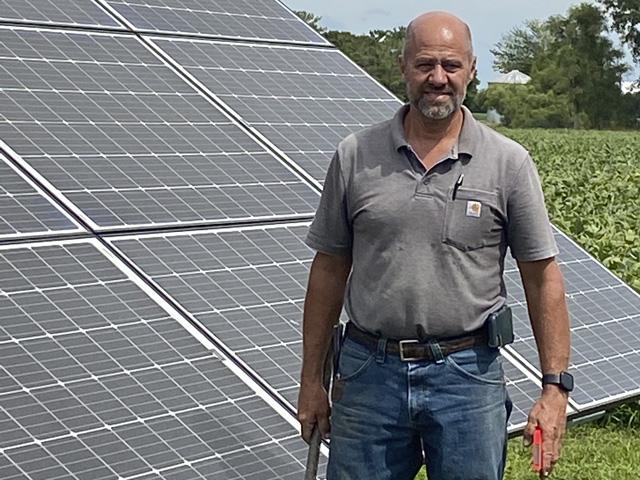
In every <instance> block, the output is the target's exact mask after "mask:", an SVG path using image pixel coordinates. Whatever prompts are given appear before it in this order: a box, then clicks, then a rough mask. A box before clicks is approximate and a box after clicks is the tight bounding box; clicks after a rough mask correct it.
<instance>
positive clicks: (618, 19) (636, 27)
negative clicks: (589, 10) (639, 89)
mask: <svg viewBox="0 0 640 480" xmlns="http://www.w3.org/2000/svg"><path fill="white" fill-rule="evenodd" d="M599 2H600V4H602V6H603V7H604V9H605V11H606V12H607V14H608V15H609V16H610V17H611V21H612V23H613V29H614V30H615V31H616V32H618V34H619V35H620V37H621V38H622V40H623V41H624V42H625V43H626V44H627V45H628V46H629V48H630V49H631V53H632V54H633V58H634V60H635V61H636V62H638V63H640V2H638V0H599Z"/></svg>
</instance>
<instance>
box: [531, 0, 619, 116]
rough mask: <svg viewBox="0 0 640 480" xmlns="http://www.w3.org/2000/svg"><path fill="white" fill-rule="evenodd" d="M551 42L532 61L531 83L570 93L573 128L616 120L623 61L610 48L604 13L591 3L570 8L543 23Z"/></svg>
mask: <svg viewBox="0 0 640 480" xmlns="http://www.w3.org/2000/svg"><path fill="white" fill-rule="evenodd" d="M544 27H545V29H546V30H547V32H548V34H549V36H550V37H551V39H552V40H551V41H550V43H549V45H548V48H545V49H543V50H542V51H541V52H540V53H539V54H538V55H537V56H536V59H535V60H534V62H533V66H532V72H531V73H532V74H531V76H532V84H533V85H534V86H536V87H538V90H540V91H542V92H548V91H552V92H554V93H556V94H563V95H567V96H568V97H569V98H570V101H571V105H572V109H573V115H574V125H573V126H574V127H580V128H605V127H610V126H613V125H615V124H616V123H619V120H620V119H619V109H620V106H621V102H622V92H621V90H620V82H621V78H622V74H623V73H624V72H625V71H626V70H627V68H628V67H627V66H626V65H625V64H624V63H623V62H622V59H623V57H624V55H623V53H622V52H621V51H620V50H618V49H616V48H614V46H613V44H612V42H611V40H609V38H608V37H607V36H606V35H605V34H606V32H607V24H606V19H605V18H604V16H603V13H602V12H601V11H600V10H599V9H598V8H597V7H595V6H593V5H590V4H586V3H583V4H580V5H577V6H575V7H572V8H571V9H569V12H568V15H567V16H566V17H563V16H556V17H551V18H549V19H548V20H547V21H546V22H545V24H544Z"/></svg>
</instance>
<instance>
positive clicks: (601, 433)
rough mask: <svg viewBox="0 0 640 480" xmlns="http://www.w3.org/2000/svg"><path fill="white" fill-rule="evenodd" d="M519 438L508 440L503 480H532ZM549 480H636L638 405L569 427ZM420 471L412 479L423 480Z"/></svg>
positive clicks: (526, 453)
mask: <svg viewBox="0 0 640 480" xmlns="http://www.w3.org/2000/svg"><path fill="white" fill-rule="evenodd" d="M530 455H531V453H530V451H529V449H525V448H523V446H522V438H521V437H517V438H513V439H511V440H510V441H509V447H508V457H507V469H506V472H505V480H536V479H537V477H536V475H535V474H534V473H533V471H532V470H531V466H530V459H531V457H530ZM551 478H553V480H639V479H640V402H635V403H631V404H627V405H623V406H621V407H618V408H616V409H614V410H612V411H611V412H610V413H608V414H606V415H605V416H604V417H603V418H601V419H599V420H597V421H594V422H591V423H588V424H583V425H577V426H573V427H570V428H569V430H568V431H567V435H566V437H565V441H564V448H563V450H562V457H561V459H560V462H558V464H557V465H556V468H555V470H554V472H553V475H552V477H551ZM424 479H426V475H425V472H424V469H423V470H422V471H421V472H420V473H419V474H418V476H417V477H416V480H424Z"/></svg>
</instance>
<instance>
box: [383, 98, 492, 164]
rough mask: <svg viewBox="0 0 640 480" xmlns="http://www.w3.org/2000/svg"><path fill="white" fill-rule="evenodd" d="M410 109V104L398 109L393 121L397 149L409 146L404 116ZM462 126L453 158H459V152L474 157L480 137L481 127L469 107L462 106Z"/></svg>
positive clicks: (393, 138) (393, 139) (392, 130)
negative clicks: (405, 134) (405, 132)
mask: <svg viewBox="0 0 640 480" xmlns="http://www.w3.org/2000/svg"><path fill="white" fill-rule="evenodd" d="M408 111H409V104H405V105H403V106H402V107H400V108H399V109H398V111H397V112H396V114H395V115H394V117H393V119H392V121H391V139H392V141H393V145H394V146H395V148H396V150H400V149H401V148H408V147H409V146H410V145H409V142H407V139H406V138H405V136H404V125H403V123H404V117H405V115H406V114H407V112H408ZM462 114H463V120H462V128H461V129H460V135H459V136H458V141H457V142H456V143H455V144H454V146H453V151H452V152H451V158H458V155H459V154H461V153H462V154H466V155H469V156H470V157H473V155H474V150H475V146H476V145H478V139H479V135H480V131H479V130H480V127H479V125H478V122H477V120H476V119H475V118H473V115H472V113H471V112H470V111H469V109H468V108H467V107H465V106H464V105H463V106H462Z"/></svg>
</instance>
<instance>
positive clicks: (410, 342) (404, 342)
mask: <svg viewBox="0 0 640 480" xmlns="http://www.w3.org/2000/svg"><path fill="white" fill-rule="evenodd" d="M405 345H420V342H419V341H418V340H400V341H399V342H398V349H399V350H400V360H402V361H403V362H415V361H418V360H421V358H420V357H409V356H407V355H405V354H404V346H405Z"/></svg>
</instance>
